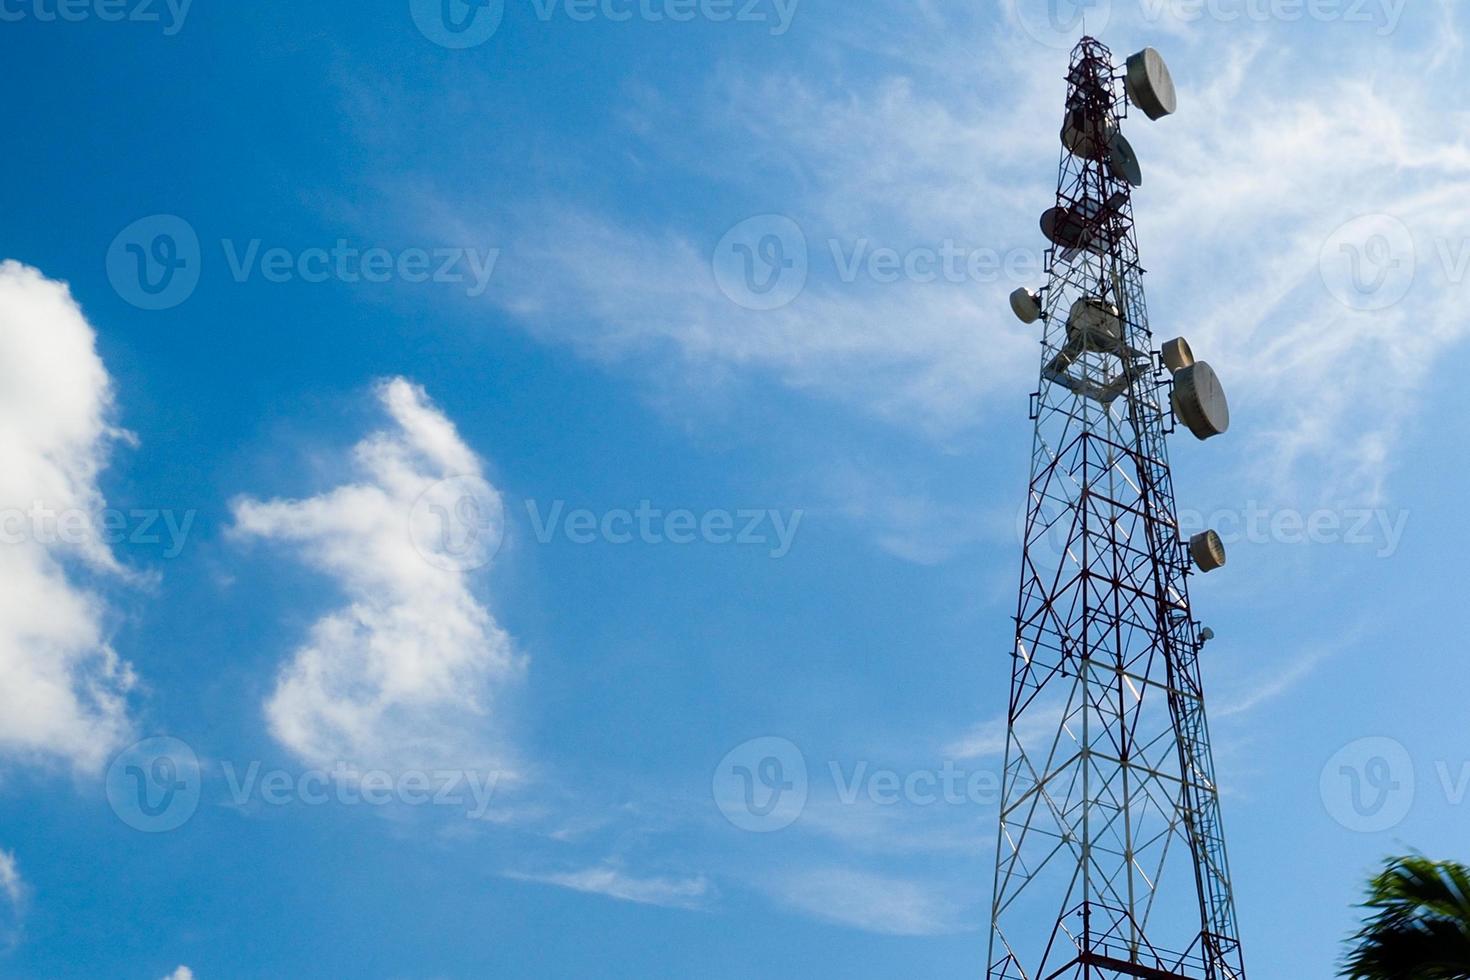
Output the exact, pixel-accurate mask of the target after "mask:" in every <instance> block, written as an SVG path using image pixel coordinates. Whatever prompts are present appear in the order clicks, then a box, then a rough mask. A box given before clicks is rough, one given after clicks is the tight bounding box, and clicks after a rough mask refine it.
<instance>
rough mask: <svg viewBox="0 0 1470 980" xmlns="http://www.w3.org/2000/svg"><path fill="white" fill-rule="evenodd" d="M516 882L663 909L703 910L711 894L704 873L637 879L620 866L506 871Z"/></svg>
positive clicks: (508, 876) (505, 875) (507, 876)
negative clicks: (550, 871)
mask: <svg viewBox="0 0 1470 980" xmlns="http://www.w3.org/2000/svg"><path fill="white" fill-rule="evenodd" d="M504 877H506V878H510V879H512V880H514V881H529V882H535V883H537V884H542V885H555V886H557V887H558V888H570V889H571V890H572V891H578V892H585V893H587V894H589V895H603V896H606V897H608V898H616V899H619V900H620V901H624V902H635V903H637V904H639V905H658V906H662V907H664V908H677V909H700V908H703V907H704V906H705V905H706V903H707V901H708V899H709V898H710V896H711V891H712V889H711V886H710V883H709V881H708V880H706V879H705V878H704V877H703V876H699V877H695V878H635V877H633V876H631V875H628V874H626V873H624V872H623V871H621V870H619V869H618V868H615V867H611V866H603V867H598V868H587V869H584V870H582V871H570V872H564V873H553V874H526V873H522V872H506V873H505V874H504Z"/></svg>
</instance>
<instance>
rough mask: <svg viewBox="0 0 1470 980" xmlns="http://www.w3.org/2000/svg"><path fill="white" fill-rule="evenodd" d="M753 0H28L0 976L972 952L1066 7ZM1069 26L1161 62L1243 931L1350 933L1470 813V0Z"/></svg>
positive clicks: (906, 969)
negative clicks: (1223, 561)
mask: <svg viewBox="0 0 1470 980" xmlns="http://www.w3.org/2000/svg"><path fill="white" fill-rule="evenodd" d="M744 2H745V0H741V4H736V5H735V6H734V7H733V8H727V7H724V6H722V5H720V4H719V3H717V2H716V3H708V2H706V3H695V4H687V5H683V6H681V5H680V4H678V3H673V4H672V5H670V3H669V2H656V0H645V2H644V3H643V5H642V6H638V5H635V4H631V3H629V4H624V3H622V2H621V0H619V2H607V3H596V4H590V5H588V4H577V3H566V2H560V3H552V2H551V0H538V2H535V3H533V2H532V0H524V2H523V0H507V2H506V3H505V4H504V5H503V6H502V5H499V4H496V3H493V2H492V3H491V4H489V5H488V6H487V7H486V8H485V9H483V10H481V11H480V12H479V14H478V18H479V19H477V20H474V21H470V20H466V21H465V23H467V24H468V25H469V26H468V27H466V29H465V30H464V31H462V32H458V33H455V32H452V31H448V30H447V29H445V30H441V29H440V28H441V27H442V25H443V23H444V22H443V20H442V19H440V18H441V12H440V11H439V10H438V9H437V4H427V5H421V4H418V3H417V2H415V3H409V2H406V0H404V2H398V3H390V4H384V5H379V6H378V7H377V8H375V9H371V10H369V9H365V8H364V7H363V6H362V5H347V4H320V5H275V6H269V5H258V4H255V5H238V4H237V5H221V4H202V3H201V4H190V5H178V4H175V5H172V6H171V5H167V4H152V5H144V4H141V3H139V2H135V0H124V2H123V3H121V4H120V5H119V4H104V3H100V2H98V3H91V4H88V3H82V4H80V5H77V6H70V7H68V8H67V11H68V17H62V16H60V14H59V13H57V10H58V8H57V7H56V5H55V4H53V3H52V2H51V0H24V2H21V0H7V2H6V3H4V4H3V5H0V11H3V15H4V16H3V18H0V45H3V50H4V55H5V63H6V64H7V65H8V66H10V70H11V77H12V82H13V84H12V87H11V90H12V96H11V98H10V99H8V100H7V102H6V109H7V111H6V113H5V119H4V122H5V130H6V133H7V137H8V138H7V144H6V145H7V152H6V153H5V154H4V155H3V156H0V173H3V178H4V179H3V180H0V214H3V220H0V259H3V260H7V264H5V265H4V266H3V267H0V379H3V384H0V429H3V432H4V438H3V439H0V454H3V458H0V473H3V475H0V531H3V534H4V544H3V547H0V567H3V569H4V579H5V581H6V582H7V588H6V589H5V590H4V594H3V596H4V597H3V598H0V610H3V611H4V615H3V616H0V668H3V671H4V674H5V676H6V677H7V682H6V684H5V685H4V686H3V690H0V947H3V950H0V976H6V977H48V978H49V977H57V978H60V977H95V976H116V977H139V978H148V980H157V978H160V977H176V978H186V977H190V976H194V977H199V978H214V977H266V976H341V975H362V976H381V977H394V978H411V977H412V978H418V977H480V976H528V977H572V976H577V977H582V976H610V977H624V976H626V977H686V976H700V977H732V978H733V977H756V976H850V977H868V976H872V977H879V976H885V977H886V976H894V975H905V976H942V977H949V976H953V977H969V976H977V975H980V973H981V972H982V971H983V964H984V957H985V949H986V942H987V939H988V901H989V891H990V878H991V873H992V869H993V863H994V846H995V844H994V838H995V830H994V828H995V819H996V813H995V807H994V790H993V785H994V784H993V781H994V779H995V775H996V773H997V772H998V771H999V768H1000V765H1001V760H1000V758H999V755H998V750H1003V741H998V737H999V736H1000V735H1003V730H1002V729H1000V728H998V723H997V718H998V717H1002V712H1003V710H1004V706H1005V700H1006V685H1007V683H1008V676H1009V675H1008V671H1009V663H1010V661H1009V656H1008V650H1009V647H1010V644H1011V641H1012V635H1011V634H1012V630H1013V627H1012V625H1011V622H1010V617H1011V616H1012V615H1013V614H1014V603H1015V588H1016V580H1017V572H1018V567H1019V548H1020V544H1019V541H1018V537H1017V521H1018V513H1019V511H1020V509H1021V507H1022V504H1023V502H1024V496H1025V486H1026V478H1027V464H1028V458H1029V451H1030V438H1031V431H1030V425H1029V422H1028V421H1027V396H1028V394H1029V393H1030V392H1031V391H1032V390H1033V389H1034V387H1035V384H1036V369H1037V365H1036V363H1035V361H1036V358H1035V352H1036V348H1035V346H1034V345H1035V342H1036V336H1035V335H1034V334H1032V333H1030V332H1029V328H1026V327H1024V326H1022V325H1021V324H1019V323H1017V322H1016V321H1015V320H1014V318H1012V317H1011V316H1010V314H1009V311H1008V309H1007V306H1006V302H1005V297H1006V295H1007V294H1008V293H1009V292H1010V291H1011V290H1012V289H1015V288H1017V287H1018V286H1021V285H1035V284H1037V283H1038V282H1039V272H1038V271H1037V270H1038V268H1039V250H1040V249H1041V247H1042V241H1041V238H1040V235H1039V234H1038V232H1037V226H1036V219H1037V216H1038V215H1039V214H1040V213H1041V211H1042V210H1044V209H1045V208H1046V207H1047V206H1048V205H1049V203H1050V200H1051V195H1052V193H1053V191H1052V185H1053V182H1054V178H1055V167H1056V162H1057V155H1058V152H1059V150H1058V146H1057V139H1056V124H1055V122H1054V120H1055V119H1056V118H1057V117H1058V115H1059V112H1060V105H1061V99H1062V94H1063V92H1064V87H1063V82H1062V74H1063V71H1064V68H1065V63H1066V53H1067V48H1068V47H1070V44H1071V42H1072V40H1074V39H1075V36H1076V34H1077V33H1078V31H1076V30H1071V31H1064V32H1060V33H1058V32H1056V31H1055V30H1054V29H1053V28H1052V27H1051V26H1049V24H1048V20H1047V17H1046V15H1045V7H1044V5H1042V4H1022V5H1021V7H1020V8H1019V9H1017V8H1016V7H1013V6H1012V5H1011V4H1009V3H1001V4H991V3H982V4H975V5H955V4H944V3H931V2H917V3H913V4H906V5H902V7H899V6H897V5H893V4H876V3H868V2H865V0H843V2H838V0H800V3H796V2H794V0H793V2H788V3H782V4H777V3H775V2H774V0H759V2H755V3H752V4H750V6H749V7H747V8H745V9H744V10H742V9H741V6H742V4H743V3H744ZM957 6H964V7H966V9H965V10H963V11H961V10H957V9H954V8H956V7H957ZM1064 6H1065V5H1064ZM731 11H733V12H731ZM450 12H451V14H455V15H465V16H466V17H467V16H468V13H469V9H468V8H465V7H464V6H463V5H462V4H460V3H459V0H452V3H451V5H450ZM625 12H626V13H628V16H627V17H626V18H624V17H622V14H623V13H625ZM727 12H730V16H729V17H728V18H726V16H725V14H726V13H727ZM1065 12H1066V11H1065V10H1063V13H1065ZM155 15H156V16H155ZM436 24H437V25H439V26H437V27H436ZM1087 26H1088V28H1089V30H1092V31H1093V32H1094V33H1097V34H1099V35H1100V36H1101V37H1102V38H1103V40H1104V41H1106V42H1107V43H1109V44H1110V45H1111V46H1112V47H1113V49H1114V51H1115V52H1117V53H1118V54H1119V55H1125V54H1127V53H1129V52H1131V51H1133V50H1136V49H1137V48H1140V47H1142V46H1144V45H1145V44H1152V45H1154V46H1156V47H1158V48H1159V49H1160V50H1161V51H1163V52H1164V54H1165V55H1166V57H1167V58H1168V59H1169V61H1170V64H1171V67H1172V68H1173V70H1174V74H1175V77H1176V80H1177V81H1178V83H1179V87H1180V95H1181V98H1180V102H1181V106H1180V112H1179V113H1178V114H1177V115H1176V116H1174V117H1171V118H1169V119H1167V120H1165V121H1162V122H1159V123H1155V124H1148V123H1147V122H1146V121H1145V120H1142V119H1139V120H1133V121H1130V123H1129V127H1130V129H1129V137H1130V139H1131V140H1132V141H1133V143H1134V145H1135V147H1136V148H1137V149H1138V152H1139V155H1140V157H1141V159H1142V161H1143V166H1144V169H1145V185H1144V187H1143V189H1142V190H1141V191H1140V192H1139V193H1138V195H1137V205H1138V221H1139V238H1140V245H1141V248H1142V252H1143V257H1144V262H1145V265H1147V266H1148V268H1149V270H1150V276H1149V279H1148V281H1147V288H1148V290H1149V299H1150V303H1151V315H1152V320H1153V323H1154V325H1155V329H1156V331H1158V332H1159V333H1160V334H1161V335H1162V336H1166V337H1167V336H1174V335H1176V334H1183V335H1185V336H1187V337H1188V338H1189V339H1190V340H1191V342H1192V343H1193V346H1194V348H1195V350H1196V352H1197V353H1199V354H1200V355H1201V356H1203V357H1205V358H1208V359H1209V360H1210V361H1211V362H1212V363H1213V364H1214V365H1215V367H1216V368H1217V369H1218V370H1219V371H1220V372H1221V374H1222V377H1223V378H1224V380H1225V383H1226V384H1227V386H1228V388H1229V390H1230V392H1231V395H1232V403H1233V409H1234V412H1235V427H1234V428H1233V429H1232V431H1231V433H1230V435H1229V436H1228V437H1227V438H1225V439H1221V440H1215V441H1212V442H1211V443H1210V444H1208V445H1200V444H1197V443H1194V442H1193V441H1192V440H1191V441H1188V442H1186V441H1185V440H1184V439H1182V438H1176V439H1175V440H1174V442H1173V450H1174V459H1173V462H1174V465H1175V472H1176V485H1177V491H1178V494H1179V498H1180V505H1181V508H1183V510H1184V512H1185V513H1184V519H1185V520H1186V521H1197V522H1198V523H1199V524H1200V525H1201V526H1203V525H1205V524H1211V525H1215V526H1218V527H1220V528H1221V530H1222V532H1226V540H1227V542H1228V543H1229V544H1230V549H1231V551H1230V557H1231V561H1230V564H1229V566H1228V567H1227V568H1226V569H1225V570H1223V571H1221V572H1218V573H1216V574H1213V575H1211V576H1209V577H1208V578H1207V579H1196V580H1195V584H1194V590H1195V604H1196V607H1197V608H1199V609H1200V610H1201V611H1202V615H1203V618H1204V620H1205V622H1206V623H1207V624H1208V625H1210V626H1211V627H1212V628H1213V629H1214V630H1215V631H1216V633H1217V634H1218V639H1217V640H1216V641H1214V643H1212V644H1211V645H1210V646H1209V647H1208V648H1207V656H1206V658H1205V667H1204V669H1205V679H1206V684H1207V687H1208V689H1209V691H1210V705H1211V709H1212V722H1213V729H1214V735H1215V741H1216V752H1217V758H1218V766H1219V770H1220V778H1221V782H1222V784H1223V786H1224V811H1225V818H1226V821H1227V828H1228V834H1229V841H1230V851H1231V859H1232V863H1233V867H1234V872H1235V883H1236V888H1237V892H1238V901H1239V907H1240V918H1241V925H1242V930H1243V933H1244V940H1245V943H1246V953H1247V963H1248V967H1249V969H1250V971H1251V974H1252V975H1253V976H1254V977H1256V978H1268V980H1269V978H1273V977H1279V978H1292V980H1295V978H1302V977H1326V976H1329V975H1331V973H1332V972H1333V964H1334V963H1335V962H1336V959H1337V956H1338V955H1339V949H1340V947H1339V943H1340V941H1341V939H1342V938H1343V937H1344V936H1345V935H1346V934H1348V933H1349V932H1350V931H1351V929H1352V927H1353V924H1354V921H1355V915H1354V911H1353V909H1352V907H1351V906H1352V904H1353V903H1354V902H1355V901H1357V899H1358V895H1359V892H1360V890H1361V882H1362V880H1363V879H1364V877H1365V876H1366V874H1367V873H1368V872H1369V871H1370V870H1371V869H1372V867H1373V865H1374V863H1375V862H1376V861H1378V860H1379V859H1380V858H1382V857H1384V856H1385V855H1387V854H1390V853H1395V852H1401V851H1405V850H1410V849H1420V850H1423V851H1425V852H1426V853H1429V854H1432V855H1434V856H1444V857H1452V858H1466V857H1467V856H1470V855H1467V850H1466V842H1465V834H1464V828H1465V821H1466V809H1465V803H1466V799H1467V796H1466V793H1467V791H1470V780H1467V778H1466V777H1467V776H1470V732H1467V731H1466V729H1465V714H1464V696H1463V691H1464V685H1465V682H1466V678H1467V670H1466V667H1465V661H1464V645H1463V643H1462V642H1461V639H1460V635H1459V634H1460V629H1459V624H1458V622H1457V621H1456V619H1455V617H1453V616H1451V615H1450V613H1451V612H1454V611H1455V610H1457V609H1458V608H1460V606H1461V605H1462V604H1463V601H1464V599H1463V593H1464V590H1463V585H1462V583H1463V581H1464V578H1463V575H1462V574H1461V565H1462V563H1463V555H1464V554H1465V552H1466V550H1467V546H1470V529H1467V527H1466V525H1465V522H1464V520H1463V503H1462V501H1463V486H1462V484H1463V479H1464V477H1463V467H1462V466H1461V465H1460V461H1462V460H1464V459H1465V458H1466V453H1467V449H1470V446H1467V443H1470V434H1467V428H1466V427H1465V426H1464V425H1463V424H1462V414H1463V413H1462V410H1461V408H1460V406H1459V399H1458V390H1459V384H1458V380H1457V379H1458V377H1459V375H1460V370H1459V358H1460V357H1461V356H1464V354H1465V352H1466V333H1467V326H1466V325H1467V322H1470V321H1467V319H1466V317H1465V316H1464V312H1463V310H1464V307H1465V301H1466V298H1467V297H1466V288H1465V281H1466V275H1467V272H1470V267H1467V262H1470V247H1467V243H1470V239H1467V237H1466V234H1467V233H1466V231H1465V229H1466V228H1470V221H1467V220H1466V219H1467V218H1470V214H1467V204H1466V201H1467V200H1470V195H1467V194H1466V190H1467V186H1466V185H1467V183H1470V177H1467V174H1470V147H1467V145H1466V142H1465V137H1464V134H1465V133H1466V132H1470V127H1467V125H1466V123H1467V122H1470V120H1467V118H1466V115H1467V114H1466V111H1465V109H1464V108H1463V106H1462V105H1461V104H1460V103H1461V101H1462V100H1461V99H1460V98H1459V93H1462V92H1463V91H1464V90H1465V87H1466V82H1467V79H1466V77H1465V70H1464V68H1463V65H1462V56H1463V48H1462V44H1461V36H1462V33H1463V31H1464V30H1465V28H1466V24H1465V14H1464V12H1463V11H1462V10H1460V9H1458V8H1457V6H1456V5H1454V4H1452V3H1449V2H1448V0H1445V2H1423V3H1416V4H1411V5H1403V4H1398V3H1392V2H1381V3H1380V2H1369V3H1364V4H1358V3H1356V2H1352V3H1331V2H1327V0H1323V2H1321V3H1316V4H1312V5H1310V6H1309V7H1308V5H1294V4H1292V3H1289V2H1286V0H1281V2H1271V0H1255V2H1250V3H1246V2H1238V3H1236V2H1230V0H1213V2H1210V3H1205V4H1196V3H1185V2H1169V0H1137V2H1125V0H1113V2H1112V3H1105V2H1102V0H1098V2H1097V3H1095V4H1093V6H1092V7H1091V10H1090V12H1089V14H1088V24H1087ZM492 28H493V30H492ZM452 45H463V46H461V47H454V46H452ZM196 243H197V244H196ZM742 249H745V250H746V251H742ZM747 255H748V256H750V257H752V259H751V260H752V261H760V262H763V263H767V264H766V265H765V266H764V267H763V268H764V269H765V271H766V273H768V274H767V275H764V276H757V277H756V278H755V279H752V280H749V281H747V280H746V279H745V277H744V275H743V272H744V270H745V268H746V267H745V266H744V265H743V263H744V262H745V261H746V256H747ZM140 262H141V263H142V265H140V264H139V263H140ZM180 263H182V264H180ZM752 268H754V266H752ZM140 270H142V271H143V273H144V278H143V279H142V280H140V278H139V271H140ZM170 270H171V271H170ZM48 515H49V517H48ZM747 780H748V781H749V786H750V787H751V789H752V792H753V793H754V794H755V795H753V796H752V797H751V800H752V801H754V803H755V805H753V806H750V805H745V804H746V801H745V799H744V796H743V794H744V791H745V789H746V782H745V781H747ZM1355 781H1356V782H1355ZM771 786H780V787H783V792H782V793H781V794H780V795H779V797H778V798H777V799H776V800H775V802H774V803H772V801H771V796H772V794H770V793H768V792H767V789H768V788H769V787H771ZM139 787H142V788H144V789H146V791H147V792H146V793H145V795H144V797H143V799H142V804H146V805H147V806H146V809H144V808H142V805H141V804H140V800H139V797H138V795H137V790H138V789H139ZM944 787H948V790H946V789H944ZM130 792H131V796H130ZM165 793H167V794H168V795H163V794H165ZM1355 793H1356V796H1355V795H1354V794H1355ZM148 794H152V795H148ZM766 803H772V805H770V806H766V805H764V804H766Z"/></svg>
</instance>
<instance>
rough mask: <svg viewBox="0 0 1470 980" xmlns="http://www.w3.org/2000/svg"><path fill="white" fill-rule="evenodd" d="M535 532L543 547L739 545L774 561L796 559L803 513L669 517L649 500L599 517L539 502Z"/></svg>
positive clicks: (534, 506) (529, 509) (677, 513)
mask: <svg viewBox="0 0 1470 980" xmlns="http://www.w3.org/2000/svg"><path fill="white" fill-rule="evenodd" d="M526 514H527V515H528V516H529V517H530V520H531V530H532V532H533V533H534V534H535V536H536V540H537V542H539V543H540V544H550V543H551V542H552V541H554V540H555V539H556V537H557V536H558V535H562V536H564V537H565V538H566V540H568V541H570V542H571V543H572V544H578V545H590V544H594V543H597V542H603V543H606V544H615V545H622V544H632V543H634V542H639V543H641V544H647V545H663V544H672V545H691V544H696V543H703V544H714V545H729V544H733V545H737V546H742V547H765V548H767V549H769V554H770V556H771V557H772V558H784V557H786V556H787V555H788V554H790V553H791V546H792V544H793V542H794V541H795V540H796V532H797V529H798V528H799V527H800V526H801V520H802V518H803V517H804V516H806V514H805V512H804V511H800V510H794V511H791V512H789V513H788V512H785V511H780V510H769V509H757V508H749V509H743V510H719V509H715V510H707V511H703V512H701V513H696V512H694V511H692V510H685V509H676V510H669V511H664V510H661V509H660V508H657V507H655V506H654V505H653V502H652V501H650V500H644V501H641V502H640V503H639V504H638V506H637V507H636V508H633V509H631V510H629V509H626V508H615V509H612V510H607V511H603V512H602V513H597V512H595V511H592V510H588V509H586V508H578V509H575V510H568V509H567V506H566V502H565V501H561V500H557V501H553V502H552V503H551V504H550V506H548V507H546V508H544V509H543V507H542V505H541V504H540V502H538V501H535V500H527V501H526Z"/></svg>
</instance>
